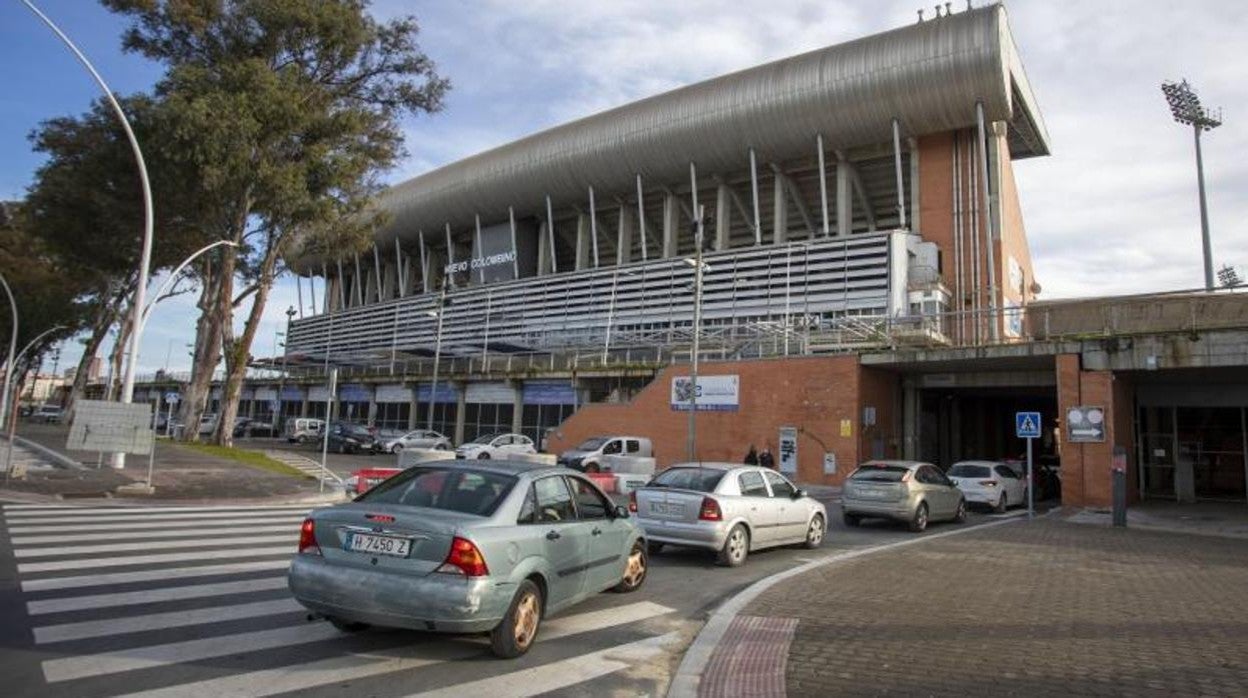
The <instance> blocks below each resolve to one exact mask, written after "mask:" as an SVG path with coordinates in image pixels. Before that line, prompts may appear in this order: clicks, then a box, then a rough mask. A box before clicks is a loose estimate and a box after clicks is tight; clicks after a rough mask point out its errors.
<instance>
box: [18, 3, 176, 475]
mask: <svg viewBox="0 0 1248 698" xmlns="http://www.w3.org/2000/svg"><path fill="white" fill-rule="evenodd" d="M22 3H23V4H25V5H26V7H28V8H30V11H31V12H33V13H35V15H36V16H37V17H38V18H39V19H40V20H42V21H43V23H44V24H46V25H48V28H49V29H51V30H52V32H53V33H54V34H56V36H57V38H59V39H60V40H61V42H62V43H64V44H65V45H66V46H67V47H69V50H70V51H71V52H73V54H74V57H75V58H77V59H78V62H79V63H82V65H83V67H84V68H86V69H87V72H88V73H91V77H92V78H94V79H95V82H96V84H98V85H99V86H100V89H101V90H103V91H104V97H105V98H106V99H107V100H108V103H109V105H110V106H111V107H112V108H113V113H114V114H115V115H116V116H117V121H118V122H120V124H121V128H122V130H123V131H125V133H126V140H128V141H129V142H130V150H131V151H133V153H134V161H135V164H136V165H137V166H138V169H139V183H140V184H141V185H142V190H143V252H142V254H141V256H140V257H139V278H138V283H137V284H136V285H135V287H134V304H133V306H132V310H131V318H130V324H131V331H130V359H129V361H127V362H126V368H125V371H124V374H123V375H124V378H123V379H122V386H121V401H122V402H125V403H128V402H130V401H132V400H133V398H134V371H135V366H136V365H137V364H138V362H139V340H140V339H142V335H143V312H144V311H143V308H144V305H145V302H146V298H145V294H146V293H147V277H148V274H149V272H150V268H151V265H152V225H153V224H152V220H153V215H152V187H151V184H150V183H149V182H148V179H147V164H146V163H145V162H144V161H143V151H142V150H141V149H140V148H139V141H138V139H137V138H135V136H134V130H133V129H132V128H130V120H129V119H127V118H126V112H125V111H124V110H123V109H122V108H121V105H120V104H118V102H117V98H116V97H114V96H113V90H112V88H110V87H109V86H108V83H106V82H104V78H102V77H100V74H99V73H98V72H97V71H96V70H95V66H93V65H91V61H89V60H87V57H86V56H85V55H84V54H83V53H82V51H80V50H78V47H77V46H75V45H74V42H73V41H71V40H70V39H69V37H68V36H66V35H65V32H63V31H61V28H60V27H58V26H56V24H55V23H53V22H52V20H51V19H48V16H47V15H45V14H43V13H42V12H40V11H39V8H37V7H35V5H34V3H32V2H31V1H30V0H22ZM6 394H7V391H6ZM125 464H126V454H124V453H118V454H116V456H115V459H114V461H113V467H115V468H123V467H125Z"/></svg>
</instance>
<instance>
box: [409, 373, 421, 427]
mask: <svg viewBox="0 0 1248 698" xmlns="http://www.w3.org/2000/svg"><path fill="white" fill-rule="evenodd" d="M417 385H418V384H417V383H412V387H411V388H410V391H411V396H410V397H409V398H408V402H407V405H408V407H407V429H408V431H411V430H412V429H416V428H417V421H416V414H417V413H418V412H420V403H419V402H418V401H417V400H416V393H417V392H419V391H418V390H417Z"/></svg>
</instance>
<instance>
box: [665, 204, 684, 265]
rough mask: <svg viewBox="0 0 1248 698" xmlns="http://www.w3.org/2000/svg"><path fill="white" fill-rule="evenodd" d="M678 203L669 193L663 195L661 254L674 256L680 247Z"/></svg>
mask: <svg viewBox="0 0 1248 698" xmlns="http://www.w3.org/2000/svg"><path fill="white" fill-rule="evenodd" d="M679 231H680V203H679V202H678V201H676V197H675V196H673V195H671V194H664V195H663V256H664V257H675V256H676V255H677V251H678V250H679V249H680V247H679V245H678V244H677V242H678V240H679V238H678V235H679V234H680V232H679Z"/></svg>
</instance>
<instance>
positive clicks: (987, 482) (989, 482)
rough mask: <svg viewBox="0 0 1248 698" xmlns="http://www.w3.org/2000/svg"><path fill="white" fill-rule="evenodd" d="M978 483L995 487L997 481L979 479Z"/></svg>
mask: <svg viewBox="0 0 1248 698" xmlns="http://www.w3.org/2000/svg"><path fill="white" fill-rule="evenodd" d="M979 484H981V485H983V486H984V487H996V486H997V481H996V480H980V481H979Z"/></svg>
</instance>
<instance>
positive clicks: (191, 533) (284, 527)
mask: <svg viewBox="0 0 1248 698" xmlns="http://www.w3.org/2000/svg"><path fill="white" fill-rule="evenodd" d="M266 523H267V522H266ZM88 530H90V529H88ZM283 531H293V532H295V534H296V535H298V531H299V519H293V520H292V522H291V523H289V524H268V525H265V526H247V527H245V528H242V527H234V528H209V529H203V528H199V527H195V528H190V529H186V530H174V531H145V532H135V531H131V532H129V533H124V534H119V533H76V534H74V535H73V536H65V535H44V536H10V537H9V542H10V543H12V544H13V547H15V548H17V547H22V546H25V545H48V544H56V543H94V542H97V541H115V540H124V539H127V538H151V539H162V538H205V537H211V536H220V535H237V534H239V533H282V532H283Z"/></svg>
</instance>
